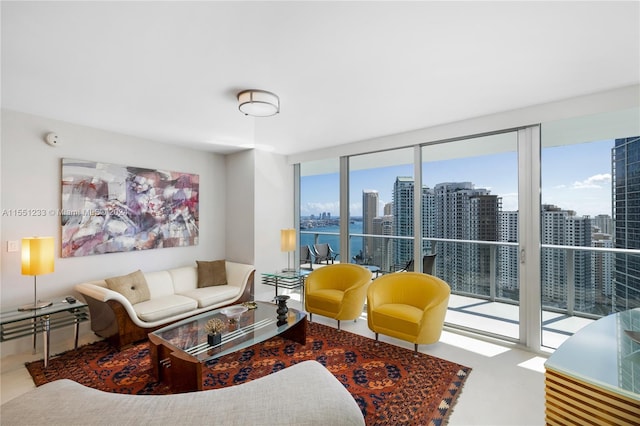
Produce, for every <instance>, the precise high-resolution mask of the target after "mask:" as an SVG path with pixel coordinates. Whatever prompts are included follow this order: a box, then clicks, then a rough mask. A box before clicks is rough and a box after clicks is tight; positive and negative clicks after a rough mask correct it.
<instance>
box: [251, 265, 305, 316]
mask: <svg viewBox="0 0 640 426" xmlns="http://www.w3.org/2000/svg"><path fill="white" fill-rule="evenodd" d="M311 272H312V271H305V270H296V271H283V272H265V273H262V284H265V285H272V286H274V287H275V290H276V294H275V295H276V296H277V295H278V287H281V288H286V289H288V290H293V289H296V288H299V289H300V302H301V303H302V306H303V309H304V280H305V279H306V277H307V275H309V274H310V273H311Z"/></svg>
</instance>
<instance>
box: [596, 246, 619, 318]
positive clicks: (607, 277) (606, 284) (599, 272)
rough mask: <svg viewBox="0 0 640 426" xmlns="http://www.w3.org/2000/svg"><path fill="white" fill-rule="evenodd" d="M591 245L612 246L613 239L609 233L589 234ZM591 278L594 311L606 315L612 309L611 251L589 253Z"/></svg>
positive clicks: (612, 257)
mask: <svg viewBox="0 0 640 426" xmlns="http://www.w3.org/2000/svg"><path fill="white" fill-rule="evenodd" d="M591 247H599V248H612V247H613V239H612V238H611V235H609V234H603V233H593V234H591ZM591 258H592V261H591V279H592V280H593V287H594V289H595V297H596V311H595V312H594V313H596V314H598V315H607V314H609V313H611V312H613V311H612V308H613V307H612V306H611V305H612V303H611V295H612V293H613V262H614V255H613V253H611V252H600V251H596V252H593V253H592V254H591Z"/></svg>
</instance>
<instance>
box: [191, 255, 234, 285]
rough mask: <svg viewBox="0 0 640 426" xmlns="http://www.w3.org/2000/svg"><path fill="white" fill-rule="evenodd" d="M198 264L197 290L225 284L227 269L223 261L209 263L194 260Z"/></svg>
mask: <svg viewBox="0 0 640 426" xmlns="http://www.w3.org/2000/svg"><path fill="white" fill-rule="evenodd" d="M196 263H197V264H198V288H201V287H211V286H214V285H226V284H227V269H226V266H225V261H224V260H213V261H210V262H206V261H202V260H196Z"/></svg>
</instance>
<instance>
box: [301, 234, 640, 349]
mask: <svg viewBox="0 0 640 426" xmlns="http://www.w3.org/2000/svg"><path fill="white" fill-rule="evenodd" d="M303 234H308V235H312V236H313V241H314V242H318V243H319V242H329V243H330V244H331V245H332V247H334V249H335V248H337V247H339V234H338V233H332V232H318V231H301V238H302V235H303ZM349 239H350V247H352V248H353V247H355V250H353V249H352V250H351V253H350V254H349V256H348V257H347V256H344V255H341V257H340V261H342V262H347V261H349V262H354V263H363V264H369V265H375V266H378V267H380V269H381V270H382V271H383V273H386V272H393V271H395V270H397V269H400V268H402V266H403V265H406V264H407V262H408V261H409V260H411V259H412V258H413V237H402V236H381V235H373V234H350V235H349ZM359 247H366V248H365V249H363V250H362V252H360V250H361V249H360V248H359ZM422 247H423V253H425V254H428V253H432V252H435V253H437V256H436V260H435V268H434V272H433V274H434V275H436V276H438V277H440V278H442V279H443V280H445V281H446V282H448V283H449V285H450V286H451V290H452V296H453V297H458V300H464V298H467V299H471V300H476V301H477V302H469V303H466V304H465V306H467V305H470V304H471V305H472V304H474V303H475V304H476V307H477V308H478V311H479V310H480V308H479V307H478V306H479V304H484V305H485V306H484V309H486V307H487V306H490V305H491V304H494V303H498V304H502V305H510V306H513V307H514V308H515V309H516V314H515V315H514V314H513V313H512V312H510V313H508V314H503V313H501V312H506V311H505V309H506V308H499V307H498V305H496V309H494V311H495V312H487V311H484V312H481V313H477V315H482V316H484V318H485V319H486V318H492V319H497V320H503V321H505V322H508V323H509V324H510V327H511V326H513V323H514V318H515V321H517V318H518V315H517V306H518V305H519V297H520V296H519V279H518V273H519V261H518V243H515V242H496V241H478V240H456V239H446V238H423V242H422ZM623 258H624V259H625V260H626V262H628V263H629V264H631V265H634V266H635V265H640V250H630V249H615V248H604V247H578V246H558V245H551V244H543V245H542V251H541V263H542V268H541V277H542V279H541V283H540V285H541V293H542V295H541V296H542V308H543V310H544V311H545V312H547V314H546V315H547V317H548V318H550V320H549V322H550V323H551V322H553V321H558V318H565V317H577V318H583V319H585V320H593V319H597V318H599V317H601V316H604V315H607V314H609V313H613V312H614V311H617V310H622V309H629V308H633V307H637V306H640V297H638V288H639V286H638V285H637V283H635V282H631V281H633V280H634V279H638V278H637V277H638V274H637V272H633V273H631V274H630V272H629V268H625V271H624V273H621V271H618V270H617V269H616V266H617V268H621V266H622V265H624V262H622V260H623ZM625 274H626V275H625ZM633 274H635V276H634V275H633ZM616 277H623V278H624V277H626V278H628V280H630V282H627V283H621V282H620V281H621V280H620V279H619V278H616ZM620 289H623V290H624V294H618V293H619V292H620ZM634 291H635V293H634ZM616 292H618V293H616ZM627 296H628V297H627ZM450 309H452V310H453V309H456V308H455V307H451V308H450ZM467 312H473V310H472V309H468V310H467ZM503 316H504V318H501V317H503ZM452 317H454V315H452ZM466 318H467V319H466V320H463V321H465V322H466V321H468V323H466V324H458V325H460V326H461V327H463V328H473V327H474V325H475V324H476V319H477V318H476V319H473V318H471V317H468V316H467V317H466ZM543 320H544V318H543ZM573 327H574V326H573V325H572V326H570V327H568V329H567V330H559V332H560V333H561V334H562V333H566V334H569V335H570V334H571V333H573V332H574V331H575V330H574V329H573ZM491 334H493V333H491ZM498 334H501V333H498ZM511 334H512V333H511V332H508V333H506V335H507V336H509V337H513V336H511ZM516 337H517V334H516Z"/></svg>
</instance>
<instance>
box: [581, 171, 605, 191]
mask: <svg viewBox="0 0 640 426" xmlns="http://www.w3.org/2000/svg"><path fill="white" fill-rule="evenodd" d="M609 184H611V174H610V173H600V174H597V175H593V176H590V177H588V178H586V179H585V180H583V181H576V182H574V183H573V186H572V187H573V188H574V189H589V188H602V187H603V186H605V185H609Z"/></svg>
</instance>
